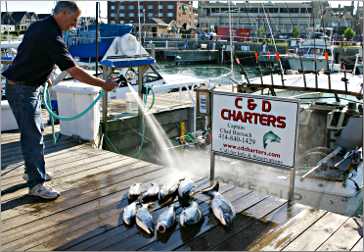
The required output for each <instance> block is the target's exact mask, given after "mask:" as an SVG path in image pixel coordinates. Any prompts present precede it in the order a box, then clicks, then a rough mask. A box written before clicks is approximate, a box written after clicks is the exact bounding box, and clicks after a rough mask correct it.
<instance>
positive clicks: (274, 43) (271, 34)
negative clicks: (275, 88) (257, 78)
mask: <svg viewBox="0 0 364 252" xmlns="http://www.w3.org/2000/svg"><path fill="white" fill-rule="evenodd" d="M261 5H262V9H263V13H264V16H265V20H266V22H267V25H268V28H269V33H270V36H271V37H272V41H273V45H274V50H275V53H276V54H278V53H279V52H278V49H277V45H276V41H275V39H274V36H273V31H272V27H271V26H270V20H269V18H268V16H267V13H266V12H265V8H264V4H263V2H262V3H261ZM277 58H278V63H279V68H280V73H281V80H282V86H284V78H283V66H282V61H281V58H280V57H277ZM269 62H270V57H269ZM272 78H273V77H272ZM272 80H273V79H272ZM272 85H273V83H272Z"/></svg>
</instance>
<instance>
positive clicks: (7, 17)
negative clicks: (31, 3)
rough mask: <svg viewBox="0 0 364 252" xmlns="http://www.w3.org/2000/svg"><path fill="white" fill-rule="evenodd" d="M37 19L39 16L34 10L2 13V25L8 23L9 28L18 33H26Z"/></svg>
mask: <svg viewBox="0 0 364 252" xmlns="http://www.w3.org/2000/svg"><path fill="white" fill-rule="evenodd" d="M37 20H38V16H37V14H35V13H34V12H26V11H17V12H2V13H1V26H3V25H6V26H7V27H8V29H11V30H13V32H17V33H24V32H25V31H26V30H27V29H28V27H29V25H30V24H31V23H33V22H35V21H37ZM10 27H11V28H10ZM4 29H5V28H4ZM1 30H3V28H1Z"/></svg>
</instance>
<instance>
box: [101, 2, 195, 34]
mask: <svg viewBox="0 0 364 252" xmlns="http://www.w3.org/2000/svg"><path fill="white" fill-rule="evenodd" d="M107 10H108V11H107V13H108V14H107V20H108V23H111V24H115V23H133V24H134V25H135V28H136V30H138V26H139V22H140V25H141V26H142V30H143V31H144V32H153V33H155V34H159V33H161V31H159V29H158V28H159V27H165V24H167V25H169V24H171V23H172V24H173V25H176V26H177V27H179V28H180V27H185V28H186V29H188V28H190V27H194V26H195V21H194V14H193V7H192V1H140V5H139V11H138V1H113V2H111V1H109V2H108V3H107ZM172 21H173V22H172ZM162 30H163V31H164V28H163V29H162Z"/></svg>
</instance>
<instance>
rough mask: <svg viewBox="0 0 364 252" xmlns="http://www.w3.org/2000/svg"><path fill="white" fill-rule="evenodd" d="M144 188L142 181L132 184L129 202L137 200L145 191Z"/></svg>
mask: <svg viewBox="0 0 364 252" xmlns="http://www.w3.org/2000/svg"><path fill="white" fill-rule="evenodd" d="M143 190H144V188H143V185H142V184H141V183H135V184H133V185H131V186H130V188H129V192H128V200H129V202H133V201H135V200H136V199H137V198H138V197H139V196H140V195H141V194H142V193H143Z"/></svg>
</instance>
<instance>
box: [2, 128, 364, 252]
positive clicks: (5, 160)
mask: <svg viewBox="0 0 364 252" xmlns="http://www.w3.org/2000/svg"><path fill="white" fill-rule="evenodd" d="M50 131H51V129H50V127H46V128H45V144H46V149H45V153H46V155H45V159H46V165H47V170H48V171H49V172H51V173H53V177H54V178H53V180H52V181H51V182H49V183H50V184H51V185H52V186H54V188H55V189H57V190H59V191H60V192H61V196H60V197H59V198H58V199H57V200H55V201H40V200H39V199H36V198H33V197H31V196H27V195H26V194H27V189H26V185H25V183H24V181H23V180H22V174H23V162H22V156H21V151H20V143H19V137H20V136H19V133H17V132H7V133H2V135H1V143H2V148H1V158H2V164H1V165H2V166H1V167H2V199H1V201H2V209H1V210H2V213H1V227H2V239H1V242H2V248H3V249H4V250H9V251H10V250H15V251H19V250H31V251H40V250H77V251H82V250H114V251H115V250H251V251H258V250H302V251H304V250H306V251H312V250H335V251H338V250H342V251H347V250H351V251H362V250H363V232H362V230H363V228H362V220H361V219H360V218H356V217H346V216H343V215H338V214H334V213H330V212H327V211H324V210H318V209H313V208H310V207H307V206H304V205H300V204H293V205H291V206H289V205H288V203H287V201H286V200H284V199H279V198H276V197H273V196H269V195H264V194H259V193H257V192H254V191H251V190H247V189H242V188H239V187H236V186H233V185H230V184H223V185H221V187H220V192H221V193H222V194H223V195H224V196H225V197H226V198H227V199H229V200H230V201H231V202H232V204H233V205H234V207H235V209H236V211H237V216H236V217H235V219H234V223H233V225H232V226H231V227H228V228H223V227H222V226H221V225H219V224H218V223H217V220H216V219H215V217H214V216H213V215H212V213H211V210H210V208H209V198H208V197H207V196H204V195H201V194H198V195H197V196H196V198H197V201H198V203H199V206H200V208H201V210H202V212H203V215H204V219H203V221H202V222H201V223H200V224H197V225H195V226H193V227H189V228H182V229H181V228H180V226H179V224H178V225H176V226H175V228H174V229H173V230H171V232H169V233H167V234H166V235H163V236H160V235H158V236H157V235H154V236H146V235H144V234H143V233H142V232H141V231H140V230H139V229H138V228H137V227H136V226H135V225H134V226H132V227H126V226H125V225H124V224H123V222H122V219H121V214H122V211H123V207H125V206H126V205H127V198H126V194H127V191H128V188H129V186H130V185H131V184H133V183H136V182H141V183H148V182H156V183H160V184H163V183H164V182H166V181H168V180H169V179H170V173H171V172H170V170H169V169H167V168H164V167H162V166H159V165H155V164H151V163H148V162H145V161H141V160H138V159H134V158H131V157H128V156H124V155H119V154H116V153H112V152H109V151H105V150H99V149H95V148H93V147H92V146H91V145H90V144H88V143H82V142H79V141H75V140H74V139H72V138H67V137H64V136H62V137H61V138H60V141H59V142H58V143H57V144H53V143H52V136H51V135H50ZM192 179H193V180H194V181H195V182H196V185H197V186H198V187H199V188H203V187H205V186H207V185H208V183H209V182H208V178H206V177H193V178H192ZM162 210H163V208H160V207H159V206H158V205H156V206H154V207H153V212H152V214H153V217H154V219H155V220H156V218H157V217H158V215H159V213H160V212H161V211H162ZM180 212H181V207H180V206H178V207H177V214H178V213H180Z"/></svg>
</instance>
